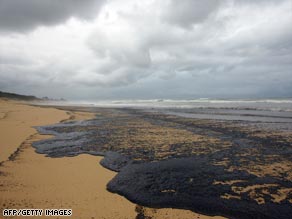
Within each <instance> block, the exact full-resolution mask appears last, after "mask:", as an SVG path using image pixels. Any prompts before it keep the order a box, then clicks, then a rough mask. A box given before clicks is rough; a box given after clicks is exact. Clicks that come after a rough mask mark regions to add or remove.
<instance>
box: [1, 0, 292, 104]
mask: <svg viewBox="0 0 292 219" xmlns="http://www.w3.org/2000/svg"><path fill="white" fill-rule="evenodd" d="M291 26H292V0H282V1H276V0H274V1H272V0H261V1H243V0H242V1H236V0H234V1H233V0H222V1H217V0H204V1H199V0H180V1H175V0H165V1H162V0H151V1H139V0H125V1H119V0H108V1H101V0H84V1H78V0H62V1H57V0H42V1H38V0H0V34H1V35H0V90H6V91H12V92H19V93H26V94H35V95H38V96H52V97H65V98H68V99H87V100H94V99H106V98H111V99H121V98H122V99H128V98H144V99H145V98H198V97H281V96H285V97H288V96H292V61H291V60H292V28H291Z"/></svg>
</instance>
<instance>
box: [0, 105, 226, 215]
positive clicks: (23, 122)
mask: <svg viewBox="0 0 292 219" xmlns="http://www.w3.org/2000/svg"><path fill="white" fill-rule="evenodd" d="M93 116H94V115H93V114H90V113H83V112H66V111H61V110H56V109H52V108H40V107H33V106H27V105H25V104H23V103H18V102H13V101H3V100H0V127H1V130H0V145H1V146H0V148H1V159H2V161H3V160H6V161H5V162H3V163H2V165H1V166H0V212H1V213H0V215H2V210H3V209H5V208H16V209H20V208H40V209H46V208H71V209H72V210H73V217H70V218H98V219H99V218H100V219H134V218H136V216H137V212H136V211H135V209H136V205H135V204H133V203H131V202H129V201H128V200H126V199H125V198H123V197H121V196H119V195H116V194H112V193H110V192H108V191H107V190H106V184H107V183H108V181H109V180H111V179H112V178H113V177H114V176H115V174H116V173H115V172H112V171H110V170H107V169H105V168H103V167H102V166H101V165H100V164H99V161H100V160H101V159H102V158H101V157H96V156H91V155H79V156H76V157H65V158H49V157H45V156H44V155H42V154H37V153H35V151H34V149H33V148H32V147H31V143H32V142H33V141H37V140H40V139H44V138H48V137H50V136H44V135H39V134H37V133H36V130H35V129H34V128H32V126H37V125H45V124H52V123H56V122H58V121H61V120H67V119H69V118H70V119H73V120H78V119H89V118H92V117H93ZM2 131H3V132H2ZM17 148H19V151H18V152H17V153H14V159H11V160H8V161H7V159H8V157H9V156H10V154H11V153H13V152H14V151H15V150H16V149H17ZM2 153H3V154H2ZM143 211H144V215H145V216H147V218H149V219H150V218H151V219H168V218H175V219H195V218H200V219H219V218H222V217H209V216H203V215H200V214H195V213H193V212H191V211H186V210H177V209H151V208H143ZM0 218H1V216H0ZM9 218H12V217H9ZM17 218H19V217H17ZM26 218H27V217H26ZM50 218H54V217H50Z"/></svg>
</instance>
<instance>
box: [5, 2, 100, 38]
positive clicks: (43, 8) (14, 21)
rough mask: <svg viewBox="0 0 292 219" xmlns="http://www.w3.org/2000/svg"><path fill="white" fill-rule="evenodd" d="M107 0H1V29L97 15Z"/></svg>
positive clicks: (34, 25) (55, 22)
mask: <svg viewBox="0 0 292 219" xmlns="http://www.w3.org/2000/svg"><path fill="white" fill-rule="evenodd" d="M104 2H105V0H0V30H2V31H3V30H4V31H16V32H18V31H26V30H31V29H33V28H35V27H37V26H41V25H55V24H58V23H62V22H64V21H66V20H67V19H68V18H70V17H79V18H83V19H89V18H93V17H95V16H96V15H97V13H98V11H99V9H100V7H101V5H102V4H103V3H104Z"/></svg>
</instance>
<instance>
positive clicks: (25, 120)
mask: <svg viewBox="0 0 292 219" xmlns="http://www.w3.org/2000/svg"><path fill="white" fill-rule="evenodd" d="M66 118H69V115H67V113H66V112H65V111H61V110H57V109H53V108H40V107H34V106H29V105H26V104H23V103H21V102H17V101H7V100H3V99H0V151H1V153H0V162H2V161H5V160H7V159H8V158H9V156H10V155H11V154H12V153H13V152H14V151H16V149H17V147H18V146H19V145H20V144H21V143H22V142H23V141H24V140H25V139H26V138H27V137H29V136H30V135H32V134H35V133H37V131H36V130H35V129H34V128H33V126H41V125H46V124H53V123H57V122H59V121H60V120H62V119H66Z"/></svg>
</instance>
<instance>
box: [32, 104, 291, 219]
mask: <svg viewBox="0 0 292 219" xmlns="http://www.w3.org/2000/svg"><path fill="white" fill-rule="evenodd" d="M87 110H90V111H94V113H96V118H95V119H92V120H87V121H82V122H69V123H64V124H57V125H54V126H45V127H39V128H38V130H39V132H40V133H42V134H53V135H55V138H53V139H49V140H44V141H40V142H37V143H35V144H34V147H35V148H36V150H37V152H39V153H44V154H47V155H48V156H50V157H63V156H75V155H78V154H83V153H87V154H93V155H104V156H105V158H104V160H102V162H101V164H102V165H103V166H105V167H107V168H109V169H111V170H115V171H118V172H119V173H118V174H117V175H116V176H115V177H114V178H113V179H112V180H111V181H110V182H109V183H108V185H107V188H108V190H109V191H111V192H114V193H118V194H120V195H123V196H125V197H126V198H128V199H129V200H131V201H132V202H134V203H137V204H140V205H143V206H148V207H154V208H166V207H171V208H179V209H189V210H191V211H194V212H199V213H203V214H207V215H222V216H226V217H229V218H266V219H269V218H275V219H276V218H277V219H278V218H283V219H286V218H287V219H288V218H290V217H291V215H292V181H291V180H292V134H291V130H290V129H279V126H278V125H279V124H278V123H279V122H275V124H273V122H271V121H264V122H258V121H234V120H206V119H198V118H184V117H181V116H178V115H170V114H165V113H161V112H146V111H143V110H133V109H101V108H92V109H87ZM284 123H285V121H284ZM276 124H278V125H276ZM273 127H277V128H274V129H273ZM138 210H139V212H140V213H139V217H140V218H143V217H144V218H147V215H146V213H147V209H146V208H143V207H141V208H140V209H138ZM145 212H146V213H145Z"/></svg>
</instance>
